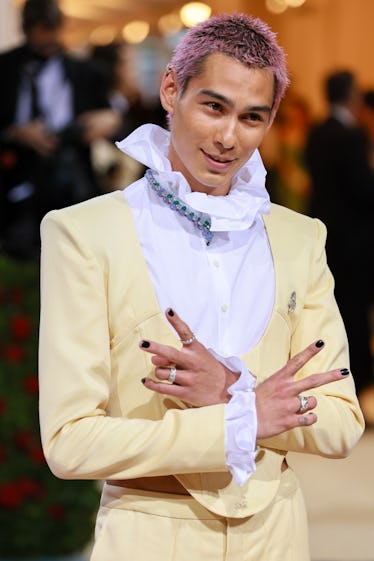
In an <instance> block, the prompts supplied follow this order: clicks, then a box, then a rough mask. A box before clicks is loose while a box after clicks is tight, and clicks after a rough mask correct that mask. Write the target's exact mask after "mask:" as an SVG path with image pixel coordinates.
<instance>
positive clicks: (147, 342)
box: [140, 341, 151, 349]
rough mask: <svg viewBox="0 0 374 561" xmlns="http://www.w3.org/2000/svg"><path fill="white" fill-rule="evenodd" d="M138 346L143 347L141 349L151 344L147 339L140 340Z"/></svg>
mask: <svg viewBox="0 0 374 561" xmlns="http://www.w3.org/2000/svg"><path fill="white" fill-rule="evenodd" d="M140 346H141V347H143V349H148V347H150V346H151V343H150V342H149V341H142V342H141V343H140Z"/></svg>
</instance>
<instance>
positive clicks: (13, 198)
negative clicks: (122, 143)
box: [0, 0, 120, 258]
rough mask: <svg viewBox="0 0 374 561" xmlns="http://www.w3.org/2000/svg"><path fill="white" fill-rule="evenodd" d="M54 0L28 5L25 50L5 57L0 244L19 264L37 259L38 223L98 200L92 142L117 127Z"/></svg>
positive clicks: (1, 61) (0, 58) (0, 68)
mask: <svg viewBox="0 0 374 561" xmlns="http://www.w3.org/2000/svg"><path fill="white" fill-rule="evenodd" d="M63 23H64V21H63V14H62V11H61V10H60V8H59V5H58V3H57V1H56V0H26V2H25V4H24V7H23V10H22V29H23V32H24V34H25V41H24V43H23V44H22V45H21V46H19V47H16V48H14V49H11V50H9V51H7V52H5V53H3V54H1V55H0V75H1V78H2V87H1V89H0V197H1V200H0V207H1V211H0V212H1V213H2V215H1V216H0V224H1V225H0V238H1V242H2V249H3V250H4V251H6V252H7V253H9V254H11V255H14V256H17V257H25V258H28V257H33V256H35V255H37V254H38V252H39V223H40V220H41V218H42V217H43V216H44V214H45V213H46V212H47V211H48V210H50V209H52V208H60V207H63V206H67V205H70V204H73V203H76V202H79V201H81V200H85V199H87V198H90V197H92V196H95V195H97V194H99V193H100V185H99V184H98V181H97V178H96V177H95V173H94V170H93V168H92V162H91V158H90V143H92V142H93V141H94V140H96V139H97V138H101V137H104V136H111V135H112V134H113V133H114V132H115V130H116V129H117V128H118V126H119V122H120V119H119V116H118V113H117V112H116V111H115V110H113V109H112V108H111V107H110V104H109V102H108V100H107V97H106V92H105V88H104V86H103V84H102V83H101V80H100V75H99V74H98V72H97V70H96V68H95V66H94V65H92V64H91V63H90V62H89V61H85V60H79V59H77V58H74V57H72V56H69V55H68V54H67V53H66V52H65V50H64V47H63V45H62V40H61V35H62V29H63Z"/></svg>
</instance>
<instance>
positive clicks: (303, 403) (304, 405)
mask: <svg viewBox="0 0 374 561" xmlns="http://www.w3.org/2000/svg"><path fill="white" fill-rule="evenodd" d="M297 397H298V398H299V400H300V407H299V409H298V410H297V411H296V413H305V411H307V410H308V408H309V399H308V398H307V397H305V395H298V396H297Z"/></svg>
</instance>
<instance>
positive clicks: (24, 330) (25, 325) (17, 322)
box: [9, 315, 32, 339]
mask: <svg viewBox="0 0 374 561" xmlns="http://www.w3.org/2000/svg"><path fill="white" fill-rule="evenodd" d="M9 329H10V332H11V334H12V335H13V337H15V338H16V339H26V338H27V337H28V336H29V335H30V333H31V331H32V322H31V320H30V319H29V318H28V317H27V316H21V315H16V316H13V317H12V318H10V322H9Z"/></svg>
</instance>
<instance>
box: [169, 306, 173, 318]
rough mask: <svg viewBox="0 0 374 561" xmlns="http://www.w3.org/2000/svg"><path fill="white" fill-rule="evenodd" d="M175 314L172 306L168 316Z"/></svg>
mask: <svg viewBox="0 0 374 561" xmlns="http://www.w3.org/2000/svg"><path fill="white" fill-rule="evenodd" d="M173 315H174V310H172V309H171V308H169V309H168V316H171V317H173Z"/></svg>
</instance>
